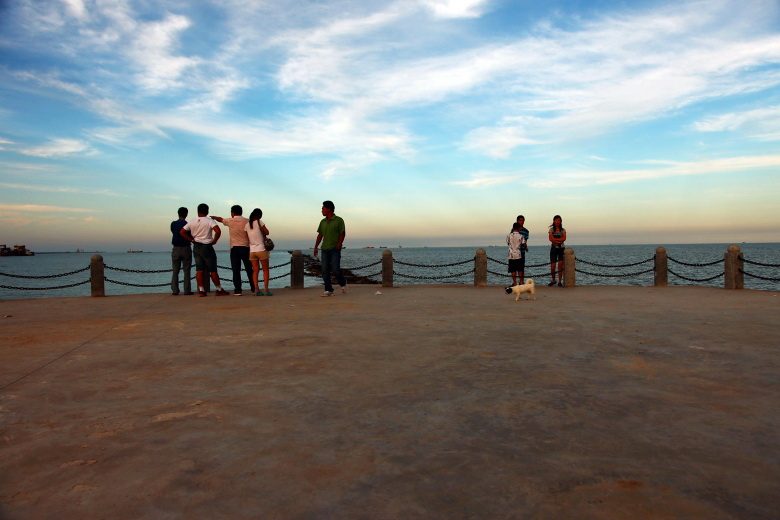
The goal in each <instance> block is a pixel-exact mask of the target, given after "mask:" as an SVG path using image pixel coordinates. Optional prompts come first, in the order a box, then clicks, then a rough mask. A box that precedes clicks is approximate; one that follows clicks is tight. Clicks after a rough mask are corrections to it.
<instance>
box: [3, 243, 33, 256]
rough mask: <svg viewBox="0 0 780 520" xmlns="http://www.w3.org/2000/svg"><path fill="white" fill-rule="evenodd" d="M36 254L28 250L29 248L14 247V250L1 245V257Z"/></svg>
mask: <svg viewBox="0 0 780 520" xmlns="http://www.w3.org/2000/svg"><path fill="white" fill-rule="evenodd" d="M34 255H35V253H33V252H32V251H30V250H29V249H27V246H14V247H13V249H12V248H10V247H8V246H7V245H5V244H0V256H34Z"/></svg>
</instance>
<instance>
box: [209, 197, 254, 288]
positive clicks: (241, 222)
mask: <svg viewBox="0 0 780 520" xmlns="http://www.w3.org/2000/svg"><path fill="white" fill-rule="evenodd" d="M243 213H244V210H243V208H242V207H241V206H239V205H238V204H236V205H235V206H233V207H232V208H230V218H222V217H213V216H212V217H211V218H213V219H214V220H216V221H217V222H220V223H221V224H222V225H223V226H227V227H228V229H230V268H231V269H232V270H233V296H241V294H242V290H241V263H242V262H243V264H244V269H245V270H246V274H247V276H248V278H249V287H251V288H252V293H255V292H256V291H257V288H256V287H253V286H252V262H250V261H249V237H248V236H247V234H246V231H244V228H245V227H246V225H247V224H248V223H249V219H247V218H246V217H244V216H242V215H243Z"/></svg>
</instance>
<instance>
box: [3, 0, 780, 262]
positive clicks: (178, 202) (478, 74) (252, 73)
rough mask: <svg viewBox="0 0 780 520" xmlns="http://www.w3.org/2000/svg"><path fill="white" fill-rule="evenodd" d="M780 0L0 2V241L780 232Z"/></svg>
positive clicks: (457, 240)
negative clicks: (198, 213) (216, 228)
mask: <svg viewBox="0 0 780 520" xmlns="http://www.w3.org/2000/svg"><path fill="white" fill-rule="evenodd" d="M779 29H780V2H778V1H777V0H750V1H747V2H746V1H744V0H738V1H728V0H706V1H681V0H675V1H652V0H646V1H645V0H637V1H622V2H621V1H593V0H588V1H585V0H582V1H574V0H568V1H564V0H545V1H540V0H395V1H393V0H388V1H371V0H368V1H366V0H344V1H328V0H326V1H322V0H319V1H315V0H312V1H305V0H286V1H284V2H278V1H265V0H214V1H209V0H202V1H198V2H192V1H189V0H155V1H139V0H136V1H130V0H9V1H4V2H0V219H2V236H0V243H8V244H17V243H23V244H26V245H27V246H28V247H30V248H31V249H33V250H38V251H46V250H50V251H51V250H73V249H75V248H83V249H88V250H92V249H100V250H109V251H110V250H124V249H128V248H134V249H145V250H160V251H162V250H166V249H167V247H168V243H169V232H168V225H169V223H170V221H171V220H173V219H174V218H175V215H176V209H177V208H178V207H179V206H182V205H183V206H187V207H189V208H190V212H191V215H194V214H195V207H196V206H197V204H198V203H200V202H206V203H207V204H209V205H210V206H211V208H212V211H211V213H212V214H214V215H220V216H226V215H228V216H229V208H230V206H231V205H232V204H241V205H242V206H243V207H244V209H245V214H248V213H249V211H251V209H252V208H254V207H260V208H262V209H263V211H264V213H265V216H264V220H265V222H266V223H267V225H268V227H269V228H270V230H271V232H272V236H273V237H274V239H275V241H276V242H277V244H279V245H280V246H281V247H309V246H311V245H313V242H314V237H315V230H316V227H317V223H318V221H319V219H320V218H321V215H320V207H321V202H322V201H323V200H325V199H331V200H333V201H334V202H335V204H336V213H337V214H339V215H341V216H342V217H344V219H345V221H346V223H347V241H346V245H347V246H348V247H363V246H366V245H375V246H379V245H391V246H394V245H397V244H402V245H404V246H414V245H464V246H484V245H488V244H500V243H502V242H503V237H504V236H505V235H506V232H507V231H508V229H509V227H510V226H511V223H512V222H513V220H514V218H515V216H516V215H517V214H520V213H522V214H524V215H525V216H526V219H527V220H526V225H527V227H528V228H529V229H530V231H531V244H532V245H544V244H547V239H546V229H547V225H548V224H549V223H550V221H551V220H552V216H553V215H554V214H560V215H562V216H563V220H564V226H565V227H566V228H567V230H568V237H569V240H568V242H567V244H569V245H577V244H604V243H648V244H655V245H666V244H672V243H687V242H743V241H745V242H776V241H780V210H778V207H779V206H778V204H777V200H778V195H777V194H778V193H780V30H779Z"/></svg>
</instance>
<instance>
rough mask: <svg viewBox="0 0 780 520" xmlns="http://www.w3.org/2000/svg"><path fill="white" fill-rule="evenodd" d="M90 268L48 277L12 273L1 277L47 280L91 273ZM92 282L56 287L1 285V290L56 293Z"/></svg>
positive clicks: (48, 275) (88, 280) (85, 281)
mask: <svg viewBox="0 0 780 520" xmlns="http://www.w3.org/2000/svg"><path fill="white" fill-rule="evenodd" d="M89 268H90V267H89V266H87V267H84V268H82V269H76V270H75V271H70V272H67V273H60V274H46V275H38V276H35V275H24V274H11V273H2V272H0V276H7V277H8V278H20V279H27V280H46V279H51V278H63V277H65V276H71V275H74V274H77V273H83V272H84V271H89ZM89 282H90V279H89V278H87V279H86V280H84V281H81V282H76V283H71V284H67V285H56V286H53V287H16V286H13V285H0V289H10V290H14V291H55V290H57V289H70V288H71V287H78V286H79V285H85V284H88V283H89Z"/></svg>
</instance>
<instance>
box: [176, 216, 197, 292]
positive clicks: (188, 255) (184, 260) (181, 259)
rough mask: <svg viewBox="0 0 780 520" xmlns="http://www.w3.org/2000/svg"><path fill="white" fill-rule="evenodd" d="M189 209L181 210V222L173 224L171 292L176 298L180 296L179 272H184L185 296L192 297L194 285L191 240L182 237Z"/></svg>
mask: <svg viewBox="0 0 780 520" xmlns="http://www.w3.org/2000/svg"><path fill="white" fill-rule="evenodd" d="M188 213H189V210H188V209H187V208H184V207H181V208H179V220H174V221H173V222H171V235H172V238H171V244H173V251H171V262H172V264H173V274H172V275H171V292H172V293H173V295H174V296H178V295H179V270H182V271H184V294H185V295H186V296H190V295H192V283H191V281H190V273H191V272H192V248H191V247H190V242H189V240H186V239H185V238H184V237H182V236H181V234H180V231H181V228H183V227H184V226H185V224H187V220H186V219H187V215H188Z"/></svg>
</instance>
